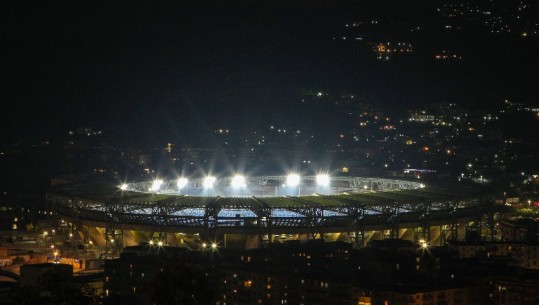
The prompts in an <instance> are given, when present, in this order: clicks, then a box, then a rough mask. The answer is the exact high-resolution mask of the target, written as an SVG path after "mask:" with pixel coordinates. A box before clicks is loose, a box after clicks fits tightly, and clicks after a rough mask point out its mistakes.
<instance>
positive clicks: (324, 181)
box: [316, 174, 330, 186]
mask: <svg viewBox="0 0 539 305" xmlns="http://www.w3.org/2000/svg"><path fill="white" fill-rule="evenodd" d="M329 182H330V179H329V176H328V175H325V174H322V175H318V176H316V184H318V185H319V186H328V185H329Z"/></svg>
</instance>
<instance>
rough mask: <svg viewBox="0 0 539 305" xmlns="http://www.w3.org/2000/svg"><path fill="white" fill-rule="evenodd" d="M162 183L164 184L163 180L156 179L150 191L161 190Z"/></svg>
mask: <svg viewBox="0 0 539 305" xmlns="http://www.w3.org/2000/svg"><path fill="white" fill-rule="evenodd" d="M161 184H163V180H160V179H157V180H154V181H153V183H152V187H151V188H150V191H152V192H157V191H159V188H160V187H161Z"/></svg>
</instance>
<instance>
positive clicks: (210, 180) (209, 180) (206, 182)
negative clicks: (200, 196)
mask: <svg viewBox="0 0 539 305" xmlns="http://www.w3.org/2000/svg"><path fill="white" fill-rule="evenodd" d="M214 183H215V177H212V176H208V177H206V178H204V182H203V185H204V188H207V189H211V188H212V187H213V184H214Z"/></svg>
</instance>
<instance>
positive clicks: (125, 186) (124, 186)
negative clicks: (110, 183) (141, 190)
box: [120, 183, 127, 191]
mask: <svg viewBox="0 0 539 305" xmlns="http://www.w3.org/2000/svg"><path fill="white" fill-rule="evenodd" d="M120 189H121V190H122V191H125V190H127V183H123V184H122V185H120Z"/></svg>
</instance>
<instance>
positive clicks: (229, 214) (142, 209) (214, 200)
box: [48, 176, 488, 232]
mask: <svg viewBox="0 0 539 305" xmlns="http://www.w3.org/2000/svg"><path fill="white" fill-rule="evenodd" d="M231 179H232V178H223V179H215V180H214V181H213V184H212V185H211V186H210V185H209V184H206V185H205V186H204V183H205V182H204V180H203V179H200V180H193V181H190V182H189V183H191V184H186V185H184V186H183V188H178V184H177V181H173V180H170V181H161V182H159V187H156V185H155V181H148V182H140V183H131V184H124V185H122V186H121V187H118V186H113V185H110V184H107V185H103V184H99V183H94V184H73V185H64V186H62V187H59V188H57V189H55V190H54V191H53V192H51V193H50V194H49V196H48V200H49V202H50V203H51V204H52V206H53V208H54V210H55V211H56V212H57V213H58V214H59V215H62V216H65V217H70V218H73V219H79V220H81V221H91V222H99V223H117V224H122V226H124V227H126V228H128V227H133V228H134V227H137V228H140V227H141V226H143V227H144V226H146V227H160V228H161V229H164V230H171V231H179V232H182V231H183V232H188V231H193V232H196V231H197V230H200V229H204V228H206V229H208V228H212V229H216V230H221V231H223V232H249V231H256V230H260V229H261V228H267V227H271V228H272V230H273V231H278V230H282V231H286V230H289V229H294V230H296V231H298V230H299V231H301V230H302V229H305V230H307V229H309V228H312V227H315V226H316V227H324V228H326V229H328V230H338V231H340V230H348V229H351V228H355V227H357V226H358V225H367V226H368V225H382V226H384V225H387V224H388V223H390V222H394V221H399V222H400V223H405V222H419V221H427V220H428V221H433V222H435V221H446V222H447V221H448V219H449V218H455V219H456V218H463V217H468V216H470V215H477V214H478V213H479V212H480V210H479V209H481V207H482V206H485V205H486V204H487V201H488V200H485V196H488V193H485V190H484V189H483V188H480V187H478V186H477V185H473V184H467V183H458V184H447V183H446V184H444V185H442V186H432V185H427V186H425V185H423V184H421V183H418V182H414V181H406V180H393V179H377V178H364V177H337V178H331V179H330V181H329V184H328V185H325V186H323V187H321V186H319V185H317V183H316V177H302V178H301V181H300V183H299V184H297V185H294V187H292V189H291V188H290V185H287V183H286V181H287V179H288V177H285V176H265V177H253V178H245V185H244V186H243V187H242V188H241V190H237V189H236V191H242V193H238V194H237V195H236V196H234V195H233V193H231V192H232V189H233V188H232V187H231V186H230V182H231V181H232V180H231ZM300 189H301V190H300ZM287 192H290V193H287ZM300 192H301V194H300ZM193 194H198V195H193Z"/></svg>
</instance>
